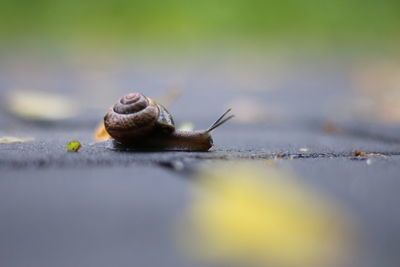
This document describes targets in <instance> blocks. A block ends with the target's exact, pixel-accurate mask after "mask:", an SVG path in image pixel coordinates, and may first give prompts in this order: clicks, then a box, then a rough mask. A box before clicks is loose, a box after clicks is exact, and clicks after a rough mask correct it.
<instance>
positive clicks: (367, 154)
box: [353, 150, 383, 157]
mask: <svg viewBox="0 0 400 267" xmlns="http://www.w3.org/2000/svg"><path fill="white" fill-rule="evenodd" d="M353 154H354V156H356V157H379V156H383V154H381V153H367V152H362V151H357V150H354V151H353Z"/></svg>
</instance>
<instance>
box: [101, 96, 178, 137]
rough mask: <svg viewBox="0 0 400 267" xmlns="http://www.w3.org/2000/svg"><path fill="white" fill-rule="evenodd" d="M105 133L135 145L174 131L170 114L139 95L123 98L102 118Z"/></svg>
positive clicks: (160, 106)
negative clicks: (141, 140)
mask: <svg viewBox="0 0 400 267" xmlns="http://www.w3.org/2000/svg"><path fill="white" fill-rule="evenodd" d="M104 126H105V127H106V130H107V132H108V133H109V134H110V135H111V136H112V137H113V138H114V139H115V140H117V141H119V142H121V143H135V142H136V141H138V140H140V139H141V138H143V137H146V136H151V135H168V134H170V133H172V132H174V131H175V124H174V120H173V118H172V116H171V114H170V113H169V112H168V111H167V109H166V108H165V107H163V106H162V105H161V104H159V103H157V102H156V101H154V100H153V99H151V98H148V97H146V96H144V95H142V94H139V93H130V94H127V95H125V96H123V97H122V98H121V99H120V100H119V101H118V102H117V103H116V104H115V105H114V106H113V107H112V108H111V109H110V110H109V111H108V112H107V113H106V115H105V116H104Z"/></svg>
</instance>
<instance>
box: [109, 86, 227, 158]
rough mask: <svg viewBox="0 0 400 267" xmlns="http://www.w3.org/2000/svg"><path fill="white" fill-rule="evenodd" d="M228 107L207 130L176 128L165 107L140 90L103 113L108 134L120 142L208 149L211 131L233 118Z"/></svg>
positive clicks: (148, 147) (150, 147)
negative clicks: (182, 129)
mask: <svg viewBox="0 0 400 267" xmlns="http://www.w3.org/2000/svg"><path fill="white" fill-rule="evenodd" d="M230 111H231V109H228V110H227V111H226V112H225V113H224V114H222V116H220V117H219V118H218V120H216V121H215V122H214V123H213V124H212V125H211V126H210V127H209V128H208V129H207V130H197V131H181V130H176V129H175V124H174V119H173V118H172V115H171V114H170V113H169V112H168V110H167V109H166V108H165V107H164V106H163V105H161V104H160V103H157V102H156V101H154V100H153V99H151V98H149V97H147V96H144V95H143V94H140V93H130V94H127V95H125V96H123V97H122V98H121V99H120V100H119V101H118V102H117V103H116V104H115V105H114V106H113V107H112V108H110V110H109V111H108V112H107V113H106V115H105V116H104V126H105V129H106V131H107V132H108V133H109V135H110V136H111V137H112V138H114V139H115V141H116V142H117V143H119V144H121V145H124V146H129V147H134V148H136V149H144V150H184V151H208V150H209V149H210V148H211V147H212V146H213V139H212V137H211V132H212V131H213V130H214V129H216V128H217V127H219V126H220V125H222V124H223V123H225V122H227V121H228V120H230V119H232V118H233V117H234V115H230V116H228V117H226V115H227V114H228V113H229V112H230Z"/></svg>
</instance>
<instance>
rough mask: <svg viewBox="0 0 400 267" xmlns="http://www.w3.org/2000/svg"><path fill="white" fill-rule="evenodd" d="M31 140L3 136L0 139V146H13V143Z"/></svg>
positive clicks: (30, 140) (31, 139)
mask: <svg viewBox="0 0 400 267" xmlns="http://www.w3.org/2000/svg"><path fill="white" fill-rule="evenodd" d="M33 140H34V139H33V138H19V137H14V136H3V137H0V144H15V143H25V142H32V141H33Z"/></svg>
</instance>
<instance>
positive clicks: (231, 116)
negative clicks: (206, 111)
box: [206, 108, 235, 133]
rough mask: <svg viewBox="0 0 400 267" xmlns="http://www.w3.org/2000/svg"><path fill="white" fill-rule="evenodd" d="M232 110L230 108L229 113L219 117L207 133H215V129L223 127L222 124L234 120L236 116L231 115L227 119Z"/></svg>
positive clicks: (226, 112)
mask: <svg viewBox="0 0 400 267" xmlns="http://www.w3.org/2000/svg"><path fill="white" fill-rule="evenodd" d="M231 110H232V109H231V108H229V109H228V110H227V111H225V112H224V114H222V115H221V117H219V118H218V119H217V120H216V121H215V122H214V123H213V124H212V125H211V126H210V127H209V128H208V129H207V130H206V133H210V132H211V131H213V130H214V129H215V128H217V127H219V126H221V125H222V124H224V123H225V122H227V121H229V120H230V119H232V118H233V117H235V115H230V116H228V117H225V116H226V115H227V114H228V113H229V112H230V111H231Z"/></svg>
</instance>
